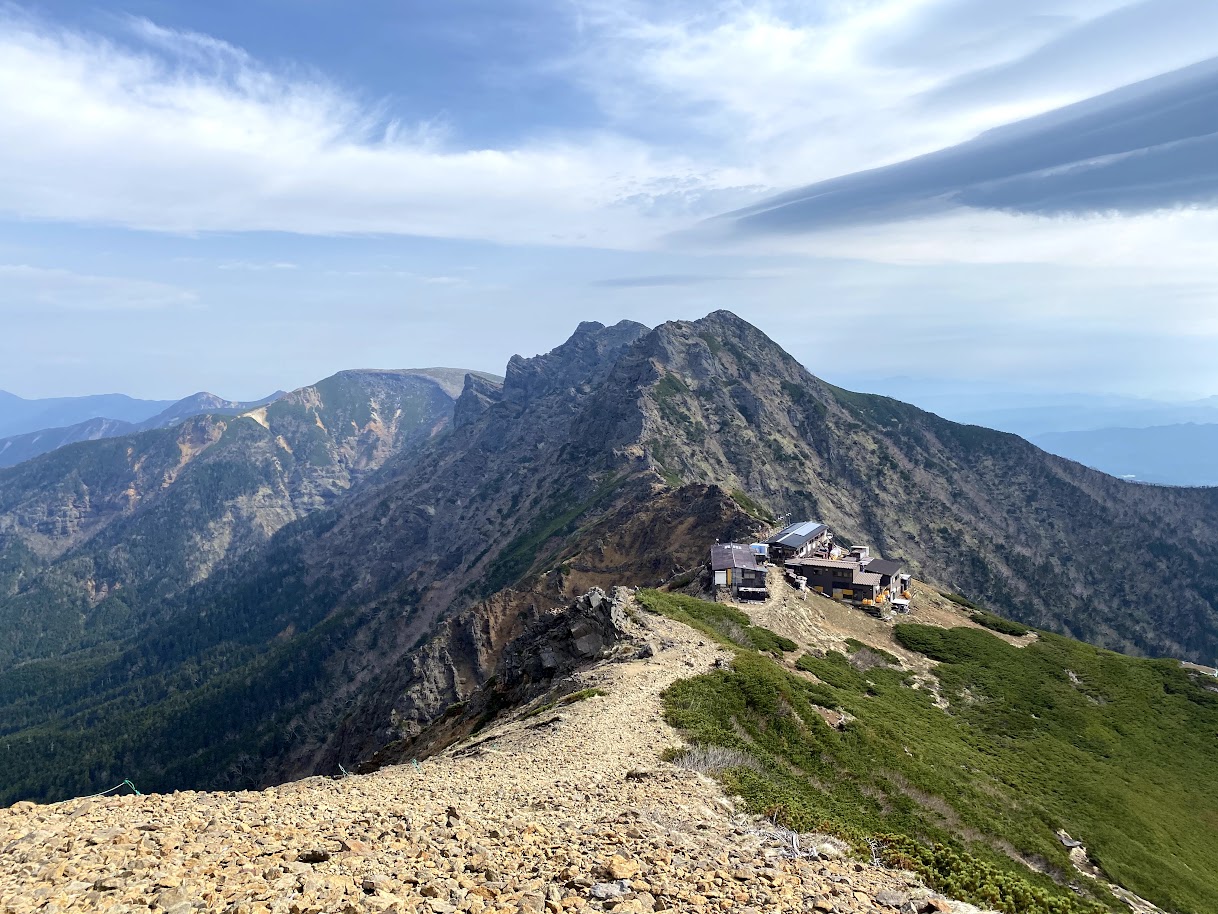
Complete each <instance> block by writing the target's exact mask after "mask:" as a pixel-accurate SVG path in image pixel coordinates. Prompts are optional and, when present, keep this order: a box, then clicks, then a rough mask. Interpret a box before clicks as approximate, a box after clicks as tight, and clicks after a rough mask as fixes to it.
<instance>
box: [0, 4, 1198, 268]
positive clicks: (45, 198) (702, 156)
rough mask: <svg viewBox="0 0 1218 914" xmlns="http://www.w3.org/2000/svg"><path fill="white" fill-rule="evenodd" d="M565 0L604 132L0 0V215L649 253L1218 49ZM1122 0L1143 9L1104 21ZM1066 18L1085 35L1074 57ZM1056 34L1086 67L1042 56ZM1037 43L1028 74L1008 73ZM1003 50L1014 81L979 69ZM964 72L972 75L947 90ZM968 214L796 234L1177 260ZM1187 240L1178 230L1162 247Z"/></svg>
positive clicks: (1005, 253) (1086, 22) (992, 257)
mask: <svg viewBox="0 0 1218 914" xmlns="http://www.w3.org/2000/svg"><path fill="white" fill-rule="evenodd" d="M575 7H576V9H577V11H578V15H579V17H580V20H581V22H582V23H583V36H584V38H583V40H584V42H585V47H584V49H583V51H581V52H580V53H578V54H575V55H573V56H572V57H570V58H569V59H568V60H567V61H566V69H565V70H564V71H563V72H564V74H565V75H567V76H573V77H575V78H578V79H580V80H581V81H582V82H583V83H584V84H585V85H586V86H589V87H591V88H593V89H594V90H595V92H596V94H597V97H599V98H600V99H601V100H602V103H603V105H604V108H605V110H604V112H603V120H602V123H603V129H602V130H600V131H599V132H595V133H580V134H573V133H569V132H568V133H564V132H563V131H562V129H561V124H549V125H540V127H541V128H544V129H545V131H546V132H547V136H548V137H550V138H548V139H545V140H538V141H535V142H523V143H520V144H518V145H516V146H512V147H510V148H460V147H455V146H453V145H452V144H451V142H450V139H449V137H448V135H447V134H446V132H445V131H444V130H442V129H439V128H437V127H436V126H435V124H434V123H433V122H430V121H428V122H423V123H418V124H407V123H402V122H399V121H396V120H394V119H393V117H392V116H391V113H390V112H388V111H387V110H386V109H385V107H384V106H383V105H382V104H379V103H376V102H369V101H367V100H365V99H360V98H357V97H355V96H354V95H352V94H351V93H349V92H345V91H341V90H339V89H337V88H335V87H334V86H333V85H331V84H329V83H328V82H327V81H326V79H325V78H324V77H323V76H321V75H319V74H316V73H311V72H309V71H307V70H299V69H293V70H292V71H290V72H281V71H277V70H274V69H272V68H270V67H268V66H266V65H264V64H262V63H260V62H259V61H257V60H255V59H254V58H252V57H251V56H250V55H249V54H248V53H247V52H245V51H244V50H242V49H240V48H237V47H234V46H232V45H230V44H228V43H226V42H224V41H222V40H220V39H218V38H215V37H212V36H208V35H200V34H195V33H189V32H181V31H175V30H171V29H166V28H163V27H162V26H159V25H157V24H155V23H152V22H148V21H146V20H142V19H133V20H131V21H130V23H129V26H130V28H129V30H128V31H129V36H130V41H131V42H133V43H127V44H124V43H120V42H117V41H114V40H108V39H104V38H102V37H100V36H98V35H96V34H92V33H85V32H79V31H71V30H66V29H63V28H59V27H56V26H52V25H48V24H45V23H41V22H36V21H33V20H31V19H30V18H28V17H24V18H23V17H21V16H20V15H18V14H16V13H14V12H13V11H12V9H11V8H7V9H8V12H7V13H6V12H5V10H6V7H4V6H3V4H2V3H0V213H3V214H8V215H10V216H14V217H19V218H25V219H36V220H49V221H63V222H73V223H85V224H101V225H116V226H123V227H128V228H135V229H142V230H148V231H160V232H177V233H198V232H231V231H281V232H295V233H304V234H399V235H424V236H432V237H446V238H473V239H486V240H491V241H495V242H501V243H505V244H542V245H578V246H599V247H610V248H633V249H653V248H656V247H658V246H659V245H660V242H659V241H658V239H660V238H661V237H664V236H665V235H666V234H667V233H670V232H674V231H679V230H680V229H683V228H686V227H688V226H689V225H691V224H692V223H694V222H696V221H697V220H699V219H701V218H704V217H708V216H711V215H714V214H717V213H719V212H724V211H727V210H731V209H734V208H736V207H739V206H742V205H745V204H747V203H750V202H753V201H755V200H757V199H759V198H761V197H762V196H764V195H766V194H768V193H770V192H773V191H775V190H778V189H782V188H786V187H790V186H795V185H802V184H807V183H809V182H811V181H815V180H817V179H820V178H825V177H830V176H833V175H837V174H843V173H847V172H852V171H856V170H858V169H859V168H866V167H874V166H877V165H880V164H884V163H887V162H892V161H896V160H899V159H903V158H905V157H908V156H909V155H912V154H917V153H920V152H926V151H930V150H933V149H938V148H942V147H944V146H947V145H951V144H953V143H958V142H961V141H964V140H967V139H969V138H970V137H972V136H974V135H976V134H977V133H978V132H979V131H982V130H984V129H987V128H990V127H994V126H998V125H1000V124H1003V123H1007V122H1009V121H1010V120H1012V119H1013V118H1017V117H1024V116H1028V115H1031V114H1035V113H1038V112H1042V111H1046V110H1050V109H1052V108H1054V107H1056V106H1059V105H1061V104H1064V103H1068V102H1072V101H1077V100H1079V99H1082V98H1085V97H1088V96H1090V95H1092V94H1094V93H1096V92H1099V91H1103V90H1105V89H1110V88H1113V87H1115V86H1118V85H1121V84H1123V83H1125V82H1128V81H1130V79H1131V78H1138V77H1140V76H1142V75H1145V74H1144V73H1143V71H1147V72H1152V71H1156V70H1161V69H1168V68H1170V67H1172V66H1179V65H1182V64H1184V63H1188V62H1190V61H1191V60H1193V59H1196V57H1197V56H1199V55H1203V54H1205V53H1206V52H1207V49H1208V50H1209V51H1212V52H1213V53H1216V54H1218V29H1214V30H1207V29H1205V28H1197V27H1195V26H1197V25H1198V23H1202V24H1204V22H1208V21H1209V19H1208V18H1206V17H1209V16H1211V13H1210V12H1206V11H1207V10H1210V11H1215V10H1218V5H1214V4H1211V3H1209V0H1191V2H1190V0H1140V2H1135V0H986V2H981V0H824V2H821V3H817V4H809V3H804V2H799V3H796V2H779V0H774V2H765V0H738V2H737V0H733V2H724V3H718V4H710V5H704V4H703V5H693V4H690V5H688V6H687V5H683V4H681V3H678V5H676V6H674V5H673V4H672V3H659V4H650V3H649V4H643V3H638V2H632V0H612V2H610V0H577V2H576V3H575ZM1180 7H1189V8H1190V9H1192V10H1194V11H1195V15H1193V17H1192V18H1191V19H1188V18H1187V17H1185V19H1181V22H1182V23H1183V24H1181V22H1176V21H1175V20H1173V19H1172V18H1170V17H1158V18H1156V17H1155V15H1154V13H1155V12H1156V11H1164V10H1171V9H1177V8H1180ZM1130 10H1134V11H1135V12H1137V13H1138V15H1140V16H1141V17H1142V18H1141V19H1138V20H1137V21H1138V22H1141V23H1142V24H1143V25H1144V28H1141V29H1129V28H1127V29H1126V30H1125V31H1124V32H1122V31H1121V30H1120V29H1116V28H1115V27H1113V26H1112V25H1111V23H1112V22H1113V21H1114V20H1113V18H1112V17H1113V16H1114V15H1117V14H1121V15H1126V16H1132V13H1129V12H1128V11H1130ZM1215 15H1218V14H1215ZM1198 17H1200V18H1198ZM1178 18H1179V17H1178ZM1194 20H1196V21H1194ZM1131 21H1132V20H1131ZM1118 24H1119V23H1118ZM1088 34H1100V35H1103V36H1105V40H1104V41H1103V42H1099V43H1095V42H1093V43H1092V44H1089V45H1086V46H1085V51H1086V53H1085V54H1084V53H1082V51H1080V50H1079V47H1078V46H1079V45H1080V43H1082V44H1085V42H1083V38H1085V37H1086V36H1087V35H1088ZM1173 34H1177V35H1178V36H1179V37H1178V40H1177V41H1174V42H1173V41H1172V40H1170V39H1171V36H1172V35H1173ZM1080 36H1083V37H1082V38H1080ZM1147 36H1149V38H1150V39H1153V40H1149V42H1148V43H1147V42H1146V41H1144V38H1147ZM1143 45H1145V46H1143ZM1072 48H1073V49H1074V54H1075V56H1076V57H1079V58H1080V59H1082V60H1085V63H1086V66H1069V67H1067V66H1065V65H1064V64H1063V63H1062V59H1063V58H1064V57H1068V56H1069V55H1070V53H1071V49H1072ZM1041 59H1043V60H1046V61H1048V63H1047V64H1046V67H1047V72H1048V73H1049V75H1048V76H1045V75H1043V74H1040V73H1037V74H1032V75H1035V76H1036V77H1037V78H1035V79H1033V78H1031V76H1030V75H1029V74H1028V73H1025V72H1022V71H1020V69H1019V68H1020V67H1024V68H1025V69H1026V68H1028V67H1029V66H1030V64H1029V63H1028V62H1029V61H1032V62H1035V61H1037V60H1041ZM1054 61H1056V62H1057V63H1054ZM1131 61H1132V63H1131ZM1055 66H1056V67H1057V69H1056V70H1054V67H1055ZM1003 68H1007V69H1008V70H1009V72H1011V73H1015V74H1016V75H1017V76H1018V78H1014V77H1012V78H1010V79H1007V80H1005V81H1002V80H1000V79H999V78H998V76H996V75H995V74H1000V73H1001V72H1003V71H1004V69H1003ZM1055 77H1060V78H1055ZM996 80H997V82H996ZM977 85H988V86H991V91H987V92H985V93H979V92H976V91H969V87H970V86H977ZM931 99H934V100H935V101H934V102H933V104H932V102H931V101H929V100H931ZM459 115H460V112H459V111H457V112H455V116H458V117H459ZM1179 218H1180V222H1179V224H1184V221H1186V219H1187V218H1191V217H1179ZM1203 221H1204V220H1203ZM964 223H966V224H964V227H963V228H962V227H961V224H962V223H961V220H955V221H953V220H947V221H942V222H935V223H933V224H921V223H920V224H918V225H916V226H908V225H906V226H894V227H889V228H885V229H884V230H882V231H871V232H870V233H868V234H860V233H854V234H849V233H847V234H846V235H844V236H843V237H842V238H833V239H827V240H821V241H819V242H817V247H816V248H815V252H816V253H833V252H836V254H838V255H840V256H854V257H862V258H875V259H883V260H890V261H899V262H930V261H934V260H937V259H942V260H946V261H965V262H970V261H975V260H985V261H987V262H989V261H1001V262H1006V261H1023V260H1026V259H1028V258H1029V257H1030V256H1031V252H1034V251H1039V252H1040V256H1044V257H1047V258H1048V259H1050V260H1053V261H1058V260H1062V259H1068V258H1070V257H1082V258H1084V259H1085V258H1086V257H1088V256H1093V254H1091V253H1088V252H1091V251H1093V249H1098V250H1099V254H1100V256H1110V255H1107V254H1105V253H1104V251H1106V250H1110V249H1111V247H1110V246H1109V245H1108V243H1107V240H1106V239H1105V238H1103V237H1100V236H1097V226H1106V225H1109V224H1111V225H1115V226H1117V227H1118V228H1117V229H1116V231H1117V233H1118V234H1119V235H1120V236H1122V237H1123V238H1124V239H1125V240H1126V244H1125V246H1126V248H1127V250H1138V251H1146V250H1149V251H1151V252H1152V253H1151V255H1150V256H1152V257H1160V256H1163V257H1168V258H1172V259H1179V258H1180V256H1181V255H1180V251H1179V250H1178V249H1177V248H1176V247H1175V243H1176V241H1177V240H1178V239H1179V237H1180V233H1179V232H1178V231H1177V230H1176V229H1175V228H1173V225H1175V224H1176V223H1172V222H1171V221H1170V220H1168V221H1162V220H1160V221H1156V220H1133V221H1127V220H1111V222H1109V221H1105V220H1099V221H1090V222H1082V221H1062V220H1026V219H1014V218H1011V219H1007V218H1003V217H992V218H987V219H986V220H984V222H983V224H982V227H981V228H980V229H978V228H976V227H974V225H973V223H971V222H968V221H967V220H964ZM1190 224H1191V225H1201V223H1190ZM1202 227H1203V228H1204V229H1205V231H1206V232H1210V231H1212V226H1210V224H1209V223H1208V222H1205V223H1204V225H1203V226H1202ZM979 236H980V238H981V241H980V242H978V241H977V238H978V237H979ZM1097 237H1099V240H1098V241H1097V240H1095V239H1096V238H1097ZM1205 237H1210V238H1212V237H1214V236H1213V235H1206V236H1205ZM1046 238H1054V239H1055V242H1054V243H1052V244H1050V243H1047V242H1046V241H1045V240H1044V239H1046ZM1185 240H1186V241H1189V239H1185ZM774 243H775V244H776V245H777V244H779V242H777V241H775V242H774ZM786 243H787V242H782V244H786ZM1135 243H1137V244H1142V245H1145V247H1143V248H1134V245H1135ZM792 244H793V247H794V248H795V249H804V248H805V247H806V245H805V243H804V242H802V241H801V242H796V243H792ZM1202 246H1204V245H1203V244H1201V243H1199V242H1197V241H1196V239H1192V240H1191V241H1189V243H1187V244H1185V245H1184V249H1185V250H1188V251H1198V249H1199V247H1202ZM979 252H980V253H979ZM1189 262H1190V263H1192V262H1194V260H1192V259H1191V257H1190V259H1189ZM234 268H235V267H234Z"/></svg>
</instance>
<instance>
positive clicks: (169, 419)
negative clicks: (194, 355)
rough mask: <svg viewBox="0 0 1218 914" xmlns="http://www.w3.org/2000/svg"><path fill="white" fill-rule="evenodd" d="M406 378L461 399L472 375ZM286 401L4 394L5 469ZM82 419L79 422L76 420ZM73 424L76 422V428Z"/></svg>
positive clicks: (0, 439)
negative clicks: (67, 449) (86, 444)
mask: <svg viewBox="0 0 1218 914" xmlns="http://www.w3.org/2000/svg"><path fill="white" fill-rule="evenodd" d="M400 373H401V374H405V375H417V376H419V377H425V378H427V379H429V380H430V381H431V382H432V383H434V384H436V385H438V386H439V387H440V388H441V389H442V390H443V391H444V392H445V393H447V394H448V395H449V396H450V397H452V398H453V399H454V400H455V399H456V398H457V396H458V395H459V394H460V393H461V388H462V385H463V384H464V382H465V375H466V374H468V373H469V372H466V371H465V370H464V369H457V368H410V369H402V370H401V372H400ZM474 374H475V375H478V374H480V373H479V372H474ZM485 377H488V378H494V376H493V375H485ZM282 396H284V392H283V391H282V390H278V391H276V392H275V393H273V394H271V395H270V396H268V397H263V398H262V399H261V400H250V401H246V402H241V401H237V400H225V399H223V398H222V397H217V396H216V395H215V394H212V393H207V392H206V391H201V392H200V393H197V394H192V395H191V396H189V397H185V398H183V399H181V400H176V401H174V400H136V399H133V398H132V397H128V396H125V395H123V394H101V395H98V396H88V397H60V398H54V399H46V400H25V399H22V398H21V397H18V396H15V395H14V394H10V393H7V392H5V391H0V468H4V467H11V466H16V465H17V464H19V463H22V462H23V461H26V460H30V459H32V458H34V457H38V456H39V455H41V454H47V453H50V452H51V451H54V450H57V449H58V448H61V447H64V446H65V445H69V444H76V443H77V442H80V441H97V440H98V439H101V438H117V437H119V436H121V435H131V434H134V433H136V432H146V431H150V430H152V429H157V428H169V427H170V426H173V425H177V424H178V423H179V422H182V421H184V420H185V419H188V418H190V417H192V416H202V415H214V416H238V415H241V414H242V413H245V412H249V411H250V410H252V409H256V408H257V407H259V406H265V405H266V404H267V403H271V402H273V401H274V400H277V399H279V398H280V397H282ZM82 416H83V417H84V418H81V419H79V420H78V421H77V420H75V419H73V417H82ZM68 420H72V421H71V422H70V424H69V422H68ZM14 430H16V431H14Z"/></svg>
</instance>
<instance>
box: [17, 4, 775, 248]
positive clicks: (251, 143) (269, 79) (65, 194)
mask: <svg viewBox="0 0 1218 914" xmlns="http://www.w3.org/2000/svg"><path fill="white" fill-rule="evenodd" d="M135 31H136V33H137V34H138V35H139V36H140V37H141V38H143V39H145V41H146V42H151V44H145V46H143V47H142V48H140V49H132V48H129V47H123V46H119V45H117V44H115V43H113V42H110V41H106V40H103V39H101V38H99V37H97V36H95V35H86V34H80V33H72V32H64V31H57V30H53V29H51V28H49V27H43V26H36V25H33V24H30V23H29V22H28V21H23V20H17V19H13V18H10V19H9V20H8V21H6V22H4V23H3V29H2V30H0V210H3V211H5V212H7V213H9V214H10V215H14V216H20V217H24V218H32V219H46V220H63V221H72V222H84V223H100V224H112V225H121V226H125V227H131V228H137V229H146V230H153V231H169V232H200V231H232V230H237V231H257V230H273V231H292V232H300V233H317V234H339V233H372V232H377V233H392V234H419V235H431V236H443V237H467V238H468V237H473V238H485V239H491V240H496V241H502V242H509V243H545V244H554V243H558V244H595V245H605V246H626V247H629V246H632V245H637V244H641V243H645V241H646V239H648V238H650V237H652V236H654V235H655V234H657V233H658V232H662V231H665V230H667V229H669V228H671V227H675V226H676V225H678V224H680V223H681V222H683V221H687V220H688V219H690V218H691V217H693V218H697V217H699V216H704V215H710V214H711V213H713V212H714V211H715V209H717V208H719V207H721V206H722V205H723V204H724V203H726V202H727V201H726V200H718V199H716V200H714V201H713V202H711V201H709V200H708V201H702V200H701V199H700V196H699V195H700V192H701V191H703V190H709V191H721V190H723V189H724V188H725V187H730V186H734V185H737V184H741V183H752V182H751V179H750V178H749V176H748V175H746V174H745V173H744V172H742V171H740V170H736V169H730V168H727V169H725V168H707V167H705V166H701V165H698V164H696V163H694V162H692V161H690V160H688V159H687V158H686V157H683V156H680V155H669V156H665V157H663V158H662V159H661V157H658V156H656V155H655V154H653V153H652V152H651V151H650V150H649V149H648V148H646V147H645V146H643V145H641V144H639V143H635V142H630V141H627V140H624V139H621V138H618V137H614V136H612V135H603V136H599V137H595V138H592V139H589V140H587V141H585V142H582V143H579V144H576V143H565V142H552V143H548V144H539V145H531V146H522V147H520V148H513V149H456V150H454V149H448V148H445V147H443V146H442V145H441V144H440V143H439V142H438V139H437V137H436V135H435V134H434V132H433V131H432V130H431V129H430V127H429V125H422V126H421V127H420V128H419V129H417V130H416V129H412V128H410V127H408V126H405V125H402V124H399V123H396V122H393V121H392V120H386V119H385V118H384V117H382V116H381V112H379V111H378V110H377V106H375V105H371V106H370V105H363V104H360V103H359V102H358V101H357V100H355V99H353V98H351V97H349V96H348V95H345V94H343V93H341V92H339V91H338V90H336V89H334V88H333V87H331V86H328V85H326V84H325V83H324V82H322V81H320V80H317V79H302V78H299V77H293V78H290V77H287V76H283V75H279V74H276V73H273V72H271V71H270V70H268V69H266V68H263V67H261V66H259V65H258V64H257V63H256V62H254V61H253V60H251V59H250V58H249V57H248V56H247V55H245V54H244V53H243V52H241V51H239V50H237V49H235V48H232V47H230V46H228V45H225V44H224V43H223V42H219V41H216V40H214V39H210V38H207V37H206V36H198V35H192V34H185V33H179V32H173V31H169V30H166V29H162V28H159V27H157V26H155V25H152V24H151V23H146V22H139V21H137V23H136V29H135ZM731 199H733V200H736V201H738V200H740V199H741V198H740V196H739V195H736V196H735V197H733V198H731Z"/></svg>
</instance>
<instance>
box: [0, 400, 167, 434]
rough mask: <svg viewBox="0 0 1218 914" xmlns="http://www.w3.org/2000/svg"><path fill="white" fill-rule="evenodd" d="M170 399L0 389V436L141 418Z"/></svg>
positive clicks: (154, 413) (133, 420)
mask: <svg viewBox="0 0 1218 914" xmlns="http://www.w3.org/2000/svg"><path fill="white" fill-rule="evenodd" d="M174 402H175V401H173V400H137V399H135V398H134V397H128V396H126V395H125V394H96V395H93V396H87V397H50V398H47V399H41V400H26V399H25V398H23V397H19V396H17V395H16V394H11V393H9V392H8V391H4V390H0V438H11V437H12V436H13V435H24V434H26V433H27V432H37V431H41V430H42V429H45V428H66V427H67V426H71V425H78V424H80V423H81V422H87V421H88V420H90V419H112V420H114V421H118V422H132V423H138V422H143V421H144V420H145V419H151V418H152V417H153V416H155V415H156V414H157V413H159V412H162V411H164V410H166V409H169V407H171V406H173V405H174Z"/></svg>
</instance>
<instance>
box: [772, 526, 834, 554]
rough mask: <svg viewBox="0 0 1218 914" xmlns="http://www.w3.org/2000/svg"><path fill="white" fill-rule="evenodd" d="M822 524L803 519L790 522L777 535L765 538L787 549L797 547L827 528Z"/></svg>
mask: <svg viewBox="0 0 1218 914" xmlns="http://www.w3.org/2000/svg"><path fill="white" fill-rule="evenodd" d="M827 529H828V527H826V526H825V525H824V524H822V523H821V522H820V521H815V520H805V521H800V522H799V523H796V524H791V526H789V527H787V528H786V529H784V530H780V531H779V532H778V534H777V535H775V536H772V537H770V538H769V540H767V542H770V543H778V544H779V545H782V546H786V547H787V548H788V549H798V548H799V547H800V546H802V545H803V544H804V543H806V542H807V541H808V540H810V539H812V538H813V537H814V536H818V535H819V534H820V533H821V532H822V531H824V530H827Z"/></svg>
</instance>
